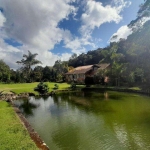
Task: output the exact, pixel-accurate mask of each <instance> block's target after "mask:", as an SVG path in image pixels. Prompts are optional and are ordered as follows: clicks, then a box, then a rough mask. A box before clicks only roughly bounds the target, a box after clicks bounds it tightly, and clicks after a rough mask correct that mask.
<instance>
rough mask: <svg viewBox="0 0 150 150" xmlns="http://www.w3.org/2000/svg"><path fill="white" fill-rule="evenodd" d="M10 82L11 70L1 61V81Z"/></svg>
mask: <svg viewBox="0 0 150 150" xmlns="http://www.w3.org/2000/svg"><path fill="white" fill-rule="evenodd" d="M9 80H10V68H9V66H8V65H7V64H6V63H5V62H4V61H3V60H0V81H1V82H8V81H9Z"/></svg>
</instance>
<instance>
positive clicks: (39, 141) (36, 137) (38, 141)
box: [10, 102, 49, 150]
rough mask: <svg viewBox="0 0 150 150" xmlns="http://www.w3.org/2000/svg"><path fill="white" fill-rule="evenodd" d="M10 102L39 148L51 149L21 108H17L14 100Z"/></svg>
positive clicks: (43, 149)
mask: <svg viewBox="0 0 150 150" xmlns="http://www.w3.org/2000/svg"><path fill="white" fill-rule="evenodd" d="M10 104H11V106H12V107H13V109H14V112H15V113H16V115H17V116H18V117H19V119H20V121H21V123H22V124H23V126H24V127H25V129H26V130H27V131H28V133H29V135H30V138H31V140H33V142H34V143H35V144H36V146H37V147H38V148H39V149H42V150H49V147H48V146H47V145H46V143H45V142H44V141H43V140H42V138H41V137H40V135H39V134H38V133H37V132H36V131H35V130H34V128H33V127H32V126H31V125H30V123H29V122H28V120H27V119H26V118H25V116H24V115H23V114H22V112H21V111H20V110H19V108H17V107H16V106H15V105H14V104H13V103H12V102H11V103H10Z"/></svg>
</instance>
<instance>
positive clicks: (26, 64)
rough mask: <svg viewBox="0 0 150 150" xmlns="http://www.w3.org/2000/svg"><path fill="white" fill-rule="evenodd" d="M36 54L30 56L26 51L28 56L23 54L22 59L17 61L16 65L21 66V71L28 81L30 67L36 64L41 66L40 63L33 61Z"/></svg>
mask: <svg viewBox="0 0 150 150" xmlns="http://www.w3.org/2000/svg"><path fill="white" fill-rule="evenodd" d="M37 55H38V54H37V53H35V54H32V53H31V52H30V51H28V55H26V54H24V55H23V59H22V60H21V61H17V62H16V63H18V64H22V65H23V70H25V72H26V78H27V80H28V81H30V74H31V70H32V69H31V67H32V66H34V65H37V64H42V63H41V61H39V60H37V59H35V57H36V56H37Z"/></svg>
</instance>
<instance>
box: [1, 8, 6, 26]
mask: <svg viewBox="0 0 150 150" xmlns="http://www.w3.org/2000/svg"><path fill="white" fill-rule="evenodd" d="M5 21H6V18H5V17H4V16H3V14H2V13H1V11H0V28H1V27H3V25H4V22H5Z"/></svg>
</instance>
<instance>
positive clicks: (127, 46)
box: [0, 0, 150, 88]
mask: <svg viewBox="0 0 150 150" xmlns="http://www.w3.org/2000/svg"><path fill="white" fill-rule="evenodd" d="M146 17H150V2H149V1H148V0H145V2H144V4H141V5H140V9H139V11H138V14H137V18H136V19H135V20H133V21H131V23H130V24H129V25H128V27H129V28H130V29H131V30H132V34H131V35H129V36H128V38H127V39H126V40H125V39H120V40H119V41H118V42H113V43H110V45H109V46H107V47H105V48H98V49H97V50H90V51H88V52H87V53H86V54H85V53H82V54H80V55H79V56H77V54H72V56H71V57H70V59H69V60H68V61H61V60H57V61H56V62H55V64H54V66H51V67H50V66H46V67H42V66H36V67H35V68H33V67H32V66H34V65H39V64H41V63H42V62H40V61H38V60H36V59H35V57H36V56H37V54H32V53H31V52H30V51H28V54H27V55H23V59H22V60H21V61H17V63H19V64H21V66H22V67H21V68H20V69H18V70H16V71H14V70H11V69H10V68H9V66H8V65H6V64H5V62H4V61H3V60H0V81H1V82H40V81H59V82H63V81H65V73H66V72H68V71H69V70H71V69H73V68H75V67H78V66H84V65H91V64H98V63H110V64H111V69H110V70H109V71H100V72H99V73H98V74H97V75H99V76H106V75H107V76H109V77H110V85H112V86H137V85H138V86H139V85H140V86H141V87H142V88H147V87H149V86H150V67H149V66H150V61H149V58H150V42H149V39H150V28H149V26H150V21H147V22H146V23H145V24H144V25H143V24H142V21H143V20H144V19H145V18H146ZM113 38H116V36H115V37H113Z"/></svg>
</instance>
